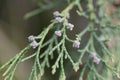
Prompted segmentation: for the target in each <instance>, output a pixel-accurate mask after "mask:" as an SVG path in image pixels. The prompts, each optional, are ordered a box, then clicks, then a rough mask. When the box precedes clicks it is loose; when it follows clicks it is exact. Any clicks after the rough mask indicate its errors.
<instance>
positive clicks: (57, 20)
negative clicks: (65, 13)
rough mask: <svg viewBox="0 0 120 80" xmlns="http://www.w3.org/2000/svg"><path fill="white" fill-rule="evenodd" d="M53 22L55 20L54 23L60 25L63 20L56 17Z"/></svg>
mask: <svg viewBox="0 0 120 80" xmlns="http://www.w3.org/2000/svg"><path fill="white" fill-rule="evenodd" d="M55 20H56V23H61V22H63V19H62V18H61V17H56V18H55Z"/></svg>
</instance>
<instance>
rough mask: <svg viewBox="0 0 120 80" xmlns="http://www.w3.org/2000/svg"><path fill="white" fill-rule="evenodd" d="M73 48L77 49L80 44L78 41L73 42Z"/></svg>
mask: <svg viewBox="0 0 120 80" xmlns="http://www.w3.org/2000/svg"><path fill="white" fill-rule="evenodd" d="M73 47H74V48H79V47H80V42H79V41H78V40H74V42H73Z"/></svg>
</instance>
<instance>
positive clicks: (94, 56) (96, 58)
mask: <svg viewBox="0 0 120 80" xmlns="http://www.w3.org/2000/svg"><path fill="white" fill-rule="evenodd" d="M90 58H92V59H93V62H94V63H95V64H99V63H100V59H99V58H98V57H97V55H96V52H91V53H90Z"/></svg>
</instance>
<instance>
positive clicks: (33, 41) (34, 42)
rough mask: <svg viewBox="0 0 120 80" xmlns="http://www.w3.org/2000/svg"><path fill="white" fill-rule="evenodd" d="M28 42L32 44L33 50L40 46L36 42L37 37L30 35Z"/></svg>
mask: <svg viewBox="0 0 120 80" xmlns="http://www.w3.org/2000/svg"><path fill="white" fill-rule="evenodd" d="M28 40H29V42H30V46H31V47H32V48H33V49H35V48H36V47H37V46H38V43H37V42H36V40H35V37H34V36H33V35H30V36H29V37H28Z"/></svg>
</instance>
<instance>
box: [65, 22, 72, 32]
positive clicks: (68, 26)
mask: <svg viewBox="0 0 120 80" xmlns="http://www.w3.org/2000/svg"><path fill="white" fill-rule="evenodd" d="M66 26H67V29H69V30H71V31H72V30H73V28H74V25H73V24H71V23H66Z"/></svg>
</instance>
